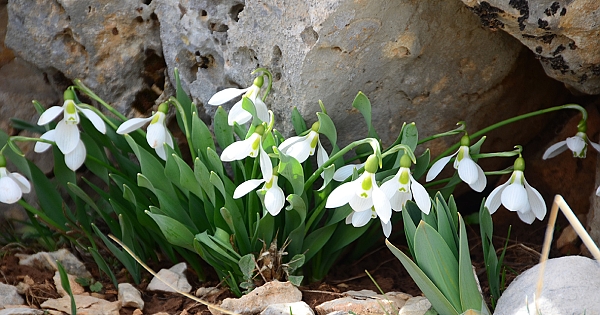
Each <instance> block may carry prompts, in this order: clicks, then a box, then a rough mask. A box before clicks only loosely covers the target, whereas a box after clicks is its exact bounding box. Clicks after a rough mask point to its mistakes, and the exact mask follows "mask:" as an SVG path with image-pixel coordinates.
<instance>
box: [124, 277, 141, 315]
mask: <svg viewBox="0 0 600 315" xmlns="http://www.w3.org/2000/svg"><path fill="white" fill-rule="evenodd" d="M119 301H121V306H122V307H133V308H137V309H140V310H143V309H144V300H143V299H142V296H141V294H140V291H138V290H137V289H136V288H135V287H134V286H133V285H131V284H129V283H119Z"/></svg>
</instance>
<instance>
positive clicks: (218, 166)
mask: <svg viewBox="0 0 600 315" xmlns="http://www.w3.org/2000/svg"><path fill="white" fill-rule="evenodd" d="M206 157H207V160H208V164H209V165H208V166H210V167H211V168H210V170H211V171H214V172H216V173H217V174H218V175H219V177H221V178H225V177H226V176H225V172H224V171H223V162H222V161H221V158H220V157H219V155H218V154H217V152H215V150H213V149H211V148H206Z"/></svg>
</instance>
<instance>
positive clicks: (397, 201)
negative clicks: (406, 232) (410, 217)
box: [390, 191, 412, 211]
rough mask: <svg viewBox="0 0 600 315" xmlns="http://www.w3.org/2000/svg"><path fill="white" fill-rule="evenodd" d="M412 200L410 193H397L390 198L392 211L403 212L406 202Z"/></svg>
mask: <svg viewBox="0 0 600 315" xmlns="http://www.w3.org/2000/svg"><path fill="white" fill-rule="evenodd" d="M411 199H412V194H411V193H410V192H400V191H397V192H396V193H395V194H394V195H393V196H392V198H390V205H391V206H392V210H394V211H402V207H404V205H405V204H406V202H407V201H409V200H411Z"/></svg>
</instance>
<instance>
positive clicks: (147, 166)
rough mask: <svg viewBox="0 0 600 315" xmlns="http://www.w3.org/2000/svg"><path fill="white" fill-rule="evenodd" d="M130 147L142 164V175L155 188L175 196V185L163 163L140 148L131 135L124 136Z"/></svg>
mask: <svg viewBox="0 0 600 315" xmlns="http://www.w3.org/2000/svg"><path fill="white" fill-rule="evenodd" d="M123 137H125V139H126V140H127V142H128V143H129V146H130V147H131V149H132V150H133V151H134V153H135V155H136V157H137V158H138V160H139V162H140V168H141V173H142V174H144V176H145V177H146V178H147V179H148V181H149V182H150V183H152V186H153V187H156V188H158V189H160V190H162V191H164V192H166V193H167V194H169V195H171V196H174V195H175V190H174V189H173V185H172V184H171V181H170V180H169V178H168V177H167V176H166V175H165V168H164V167H163V165H162V163H161V162H159V161H158V159H157V158H156V157H154V156H153V155H152V154H151V153H149V152H148V151H146V150H144V149H142V148H140V146H139V145H138V144H137V143H135V141H133V138H131V136H130V135H128V134H125V135H123Z"/></svg>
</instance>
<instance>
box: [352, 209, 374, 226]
mask: <svg viewBox="0 0 600 315" xmlns="http://www.w3.org/2000/svg"><path fill="white" fill-rule="evenodd" d="M369 221H371V211H361V212H354V213H353V214H352V226H354V227H361V226H365V225H366V224H367V223H369Z"/></svg>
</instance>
